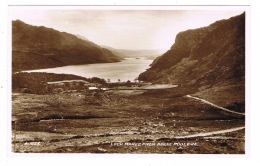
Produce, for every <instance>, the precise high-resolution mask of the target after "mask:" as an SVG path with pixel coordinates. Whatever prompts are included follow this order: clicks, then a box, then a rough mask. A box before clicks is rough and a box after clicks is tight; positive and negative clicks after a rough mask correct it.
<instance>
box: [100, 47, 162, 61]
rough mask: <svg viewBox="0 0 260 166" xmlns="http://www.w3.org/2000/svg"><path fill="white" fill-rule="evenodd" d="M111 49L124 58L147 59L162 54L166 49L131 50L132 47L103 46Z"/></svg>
mask: <svg viewBox="0 0 260 166" xmlns="http://www.w3.org/2000/svg"><path fill="white" fill-rule="evenodd" d="M103 47H104V48H107V49H109V50H111V51H112V52H113V53H114V54H116V55H118V56H120V57H123V58H139V57H144V58H147V59H155V58H157V57H158V56H160V55H161V54H162V53H163V52H164V51H163V50H161V49H150V50H144V49H140V50H130V49H116V48H112V47H109V46H103Z"/></svg>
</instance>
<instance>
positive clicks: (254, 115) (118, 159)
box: [0, 0, 260, 166]
mask: <svg viewBox="0 0 260 166" xmlns="http://www.w3.org/2000/svg"><path fill="white" fill-rule="evenodd" d="M131 3H132V4H135V5H147V4H149V5H158V4H159V5H167V4H168V5H250V6H251V7H248V8H251V13H252V14H250V12H248V11H247V14H246V19H247V21H248V20H251V26H250V25H248V24H247V27H246V28H247V35H248V34H250V33H248V31H249V32H251V36H252V38H250V37H249V35H248V36H247V38H246V41H247V45H246V48H247V60H246V67H247V72H246V77H247V80H246V85H247V86H246V92H247V93H246V97H247V103H246V109H247V113H246V114H247V116H246V147H247V149H246V152H247V153H246V155H186V154H185V155H122V154H117V155H113V154H108V155H94V154H91V155H88V154H10V153H9V152H8V149H9V148H8V146H9V145H7V142H8V138H7V136H6V135H7V132H8V131H7V130H8V129H10V125H9V123H10V121H8V119H7V117H9V118H10V112H9V111H10V108H11V103H10V90H11V89H10V82H11V81H10V80H11V78H10V66H9V67H8V66H7V64H9V65H10V62H9V63H7V61H8V57H7V56H6V55H8V52H7V46H8V40H7V39H8V33H7V32H8V31H7V29H8V26H7V23H8V16H7V13H8V5H28V4H29V5H30V4H36V5H72V4H73V5H82V4H85V5H91V4H92V5H104V4H106V5H115V4H117V5H126V4H130V2H129V1H124V0H123V1H122V0H121V1H119V0H118V1H116V0H115V1H111V0H106V1H97V0H96V1H90V2H88V3H86V2H85V1H77V0H74V1H72V2H71V1H70V2H69V1H62V2H59V3H58V2H54V1H49V0H47V1H44V2H38V3H36V2H34V1H30V0H26V1H23V2H22V3H21V1H19V0H16V1H11V2H3V4H2V2H1V9H0V12H1V19H0V20H1V24H0V30H1V32H0V35H1V36H0V39H1V41H0V42H1V43H0V45H1V49H0V51H1V54H0V55H1V56H0V58H1V59H0V63H1V65H0V69H1V77H0V79H1V80H0V81H1V82H0V92H1V106H2V107H1V108H2V109H1V110H2V114H1V115H0V118H1V126H0V130H1V137H0V143H1V144H0V157H1V165H7V164H8V165H14V164H17V165H18V164H19V165H21V164H22V165H23V164H26V165H35V164H47V163H52V164H63V165H72V164H75V163H78V162H80V163H83V164H85V163H86V164H88V165H89V163H91V164H95V165H97V163H99V164H102V165H105V164H106V165H107V164H108V163H109V164H111V165H112V164H113V165H117V164H120V165H121V164H124V165H175V164H181V165H186V164H187V165H191V164H192V165H196V164H200V165H209V164H210V165H220V164H225V165H228V164H232V165H236V166H238V165H243V166H244V165H249V166H250V165H254V164H255V163H260V162H259V157H258V156H259V149H258V148H259V143H258V141H259V140H260V139H259V135H256V134H255V133H256V132H258V131H259V129H258V128H256V127H257V126H259V117H260V116H258V115H259V113H258V112H259V111H260V110H259V109H257V108H259V106H258V105H257V103H258V99H257V91H258V92H260V91H259V88H258V86H259V85H260V84H259V79H256V77H257V76H258V75H259V73H258V72H257V71H259V69H258V66H259V65H258V64H257V62H258V60H259V56H260V54H256V53H259V47H256V44H257V43H259V41H258V40H259V39H258V38H257V37H256V36H257V35H256V33H258V31H259V30H260V28H259V25H257V24H256V23H257V20H258V19H259V17H257V14H258V16H259V12H258V10H259V9H257V8H258V7H259V5H258V4H257V3H256V2H255V1H254V2H251V1H246V0H240V1H239V0H233V1H232V0H230V1H221V0H218V1H214V0H211V1H210V2H207V1H204V2H203V1H196V3H194V2H192V0H191V1H188V0H184V1H182V2H180V1H174V2H171V3H169V2H166V1H163V0H161V1H159V3H158V1H146V2H144V1H138V2H133V1H131ZM99 7H100V6H99ZM112 7H113V6H112ZM132 7H133V8H139V7H138V6H132ZM132 7H130V8H132ZM168 7H169V6H168ZM168 7H167V6H165V7H163V8H168ZM171 7H172V6H170V7H169V8H171ZM197 7H198V6H197ZM206 7H207V6H206ZM237 7H238V8H239V6H237ZM101 8H102V7H101ZM123 8H124V7H123ZM126 8H129V7H126ZM199 8H200V7H199ZM197 9H198V8H197ZM248 13H249V15H248ZM250 29H252V31H251V30H250ZM251 41H252V42H251ZM9 44H10V42H9ZM251 44H252V47H251ZM251 48H252V51H251ZM248 55H249V56H248ZM9 57H10V56H9ZM7 71H8V72H9V73H7ZM254 76H255V77H254ZM253 89H254V91H253ZM7 101H9V102H7ZM7 103H8V104H7ZM248 113H249V115H250V116H248ZM8 125H9V126H8ZM249 133H250V137H249ZM258 133H259V132H258ZM247 140H248V141H247ZM9 143H10V141H9ZM249 146H250V148H249ZM248 152H249V153H248ZM125 160H126V161H125ZM2 163H3V164H2Z"/></svg>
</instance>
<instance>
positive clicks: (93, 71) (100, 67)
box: [25, 58, 152, 82]
mask: <svg viewBox="0 0 260 166" xmlns="http://www.w3.org/2000/svg"><path fill="white" fill-rule="evenodd" d="M151 63H152V60H148V59H143V58H140V59H135V58H126V59H125V60H122V61H121V62H117V63H99V64H86V65H70V66H63V67H56V68H48V69H39V70H29V71H25V72H46V73H55V74H74V75H78V76H82V77H86V78H91V77H99V78H103V79H105V80H107V79H110V81H111V82H117V81H118V79H120V81H121V82H123V81H128V80H130V81H134V79H135V78H137V77H138V76H139V74H140V73H142V72H144V71H145V70H146V69H148V68H149V65H150V64H151Z"/></svg>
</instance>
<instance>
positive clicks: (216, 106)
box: [186, 95, 245, 116]
mask: <svg viewBox="0 0 260 166" xmlns="http://www.w3.org/2000/svg"><path fill="white" fill-rule="evenodd" d="M186 97H188V98H192V99H195V100H199V101H201V102H203V103H206V104H209V105H211V106H213V107H215V108H218V109H221V110H223V111H225V112H228V113H231V114H233V115H239V116H245V113H240V112H236V111H232V110H229V109H226V108H224V107H221V106H218V105H216V104H214V103H211V102H209V101H207V100H204V99H201V98H198V97H194V96H191V95H186Z"/></svg>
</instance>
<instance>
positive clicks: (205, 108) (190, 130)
mask: <svg viewBox="0 0 260 166" xmlns="http://www.w3.org/2000/svg"><path fill="white" fill-rule="evenodd" d="M193 91H195V90H193V89H191V88H190V89H185V88H182V87H176V88H169V89H156V88H154V89H145V88H140V89H139V90H138V89H136V90H135V89H131V88H129V89H120V88H118V89H112V90H108V91H105V92H102V93H100V94H99V95H97V96H95V97H94V98H91V97H90V98H89V97H88V98H87V97H86V94H85V92H83V91H82V92H80V91H73V92H68V93H66V92H63V93H56V94H27V93H13V94H12V101H13V105H12V107H13V108H12V146H13V147H12V149H13V151H14V152H18V153H123V154H125V153H142V154H143V153H144V154H147V153H159V154H166V153H171V154H172V153H177V154H221V153H225V154H244V153H245V129H244V128H243V127H244V126H245V120H244V117H237V116H232V115H228V114H225V113H223V111H221V110H219V109H218V108H215V107H212V106H211V105H209V104H206V103H203V102H200V101H197V100H195V99H192V98H188V97H187V96H186V95H188V94H192V92H193ZM229 129H234V130H230V131H229ZM217 131H220V132H217ZM221 131H222V132H221ZM196 134H197V135H196Z"/></svg>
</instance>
